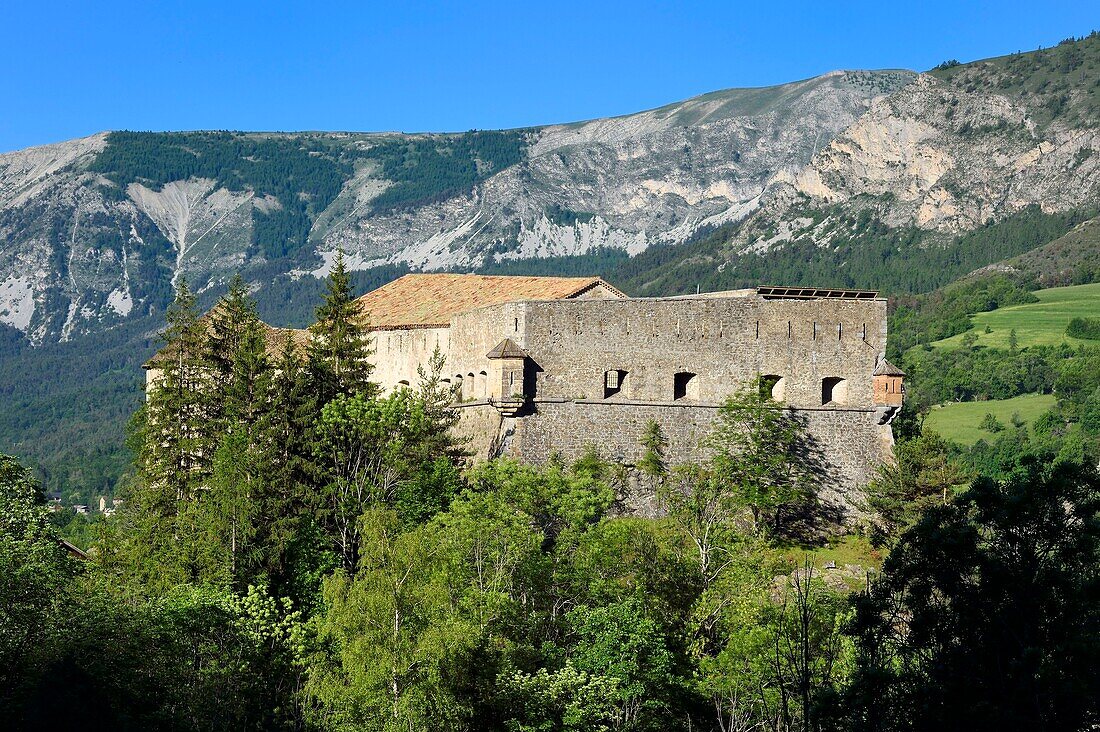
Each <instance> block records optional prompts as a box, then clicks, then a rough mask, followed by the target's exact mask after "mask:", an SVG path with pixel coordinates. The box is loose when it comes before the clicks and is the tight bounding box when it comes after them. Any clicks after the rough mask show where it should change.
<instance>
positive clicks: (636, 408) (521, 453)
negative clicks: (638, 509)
mask: <svg viewBox="0 0 1100 732" xmlns="http://www.w3.org/2000/svg"><path fill="white" fill-rule="evenodd" d="M535 408H536V412H535V413H534V414H531V415H528V416H526V417H523V418H522V419H521V420H519V421H520V422H522V429H521V430H520V431H518V432H517V434H516V435H515V437H514V439H513V441H512V442H511V444H510V445H509V446H508V449H507V450H506V451H505V454H507V455H510V456H512V457H516V458H519V459H522V460H524V461H525V462H532V463H541V462H544V461H545V460H546V459H547V458H548V457H549V456H550V455H551V454H553V453H555V452H557V453H558V454H560V455H561V457H562V458H563V459H564V460H565V461H566V462H568V461H570V460H574V459H576V458H578V457H580V456H581V455H583V454H584V452H585V451H586V450H587V449H588V448H589V446H592V447H595V449H596V451H597V452H598V453H599V454H600V455H601V456H602V457H604V458H606V459H609V460H612V461H614V462H617V463H621V464H624V465H628V466H629V465H634V464H636V463H637V462H638V460H640V459H641V457H642V455H643V453H644V451H643V449H642V447H641V445H640V444H639V441H640V439H641V436H642V431H643V429H644V428H645V425H646V423H647V422H648V421H649V420H651V419H652V420H656V421H657V423H658V424H660V425H661V429H662V432H663V433H664V436H665V438H666V439H667V440H668V454H667V457H668V459H669V462H670V463H672V464H677V463H684V462H690V461H698V460H702V459H705V458H706V451H705V449H704V448H702V446H701V445H700V442H701V441H702V439H703V438H704V437H705V436H706V435H707V434H708V432H709V430H710V427H711V425H712V423H713V421H714V419H715V418H716V417H717V411H718V410H717V408H716V407H713V406H699V405H683V404H644V403H614V402H604V401H600V402H594V401H562V402H539V403H537V404H536V405H535ZM795 414H796V416H797V418H798V419H800V420H802V422H803V424H804V425H805V428H806V433H807V435H808V436H809V439H810V443H811V445H812V447H813V448H814V450H816V451H817V452H818V453H819V455H820V458H821V468H822V474H821V485H820V488H819V496H820V498H821V499H822V500H823V501H825V502H826V503H829V504H831V505H834V506H839V507H842V509H843V510H844V511H845V512H846V513H857V514H858V513H860V512H861V511H862V506H861V505H860V503H861V495H862V488H863V487H864V486H865V485H866V484H867V482H868V481H869V480H870V479H871V478H872V477H873V474H874V471H875V468H876V467H877V466H878V465H880V464H882V463H883V462H884V461H887V460H889V459H891V458H890V456H891V448H892V446H893V436H892V433H891V430H890V427H889V425H879V424H878V418H877V415H876V413H875V412H874V411H873V410H843V409H812V410H798V411H796V412H795Z"/></svg>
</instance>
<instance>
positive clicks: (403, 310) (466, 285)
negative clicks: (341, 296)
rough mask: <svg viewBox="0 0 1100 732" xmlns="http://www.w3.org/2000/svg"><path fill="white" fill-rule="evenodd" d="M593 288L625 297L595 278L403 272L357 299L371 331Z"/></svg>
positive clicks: (437, 323)
mask: <svg viewBox="0 0 1100 732" xmlns="http://www.w3.org/2000/svg"><path fill="white" fill-rule="evenodd" d="M595 287H604V288H607V291H608V294H609V295H610V296H611V297H613V298H618V297H626V296H625V295H624V294H623V293H621V292H619V291H618V290H616V289H615V288H614V287H612V286H611V285H609V284H607V283H606V282H604V281H603V280H602V279H600V278H599V277H515V276H496V275H472V274H408V275H405V276H404V277H401V278H399V279H396V280H394V281H393V282H391V283H389V284H388V285H384V286H382V287H379V288H378V289H377V290H373V291H372V292H368V293H367V294H366V295H363V296H362V297H361V298H359V300H358V302H359V305H360V307H361V308H362V309H363V313H364V315H366V317H367V322H368V323H369V325H370V327H371V328H372V329H379V330H381V329H393V328H416V327H420V328H426V327H444V326H448V325H450V322H451V317H452V316H454V315H458V314H459V313H465V312H467V311H470V310H475V309H477V308H480V307H485V306H486V305H499V304H501V303H506V302H519V301H521V300H564V299H568V298H571V297H577V296H578V295H581V294H583V293H585V292H587V291H589V290H591V289H593V288H595Z"/></svg>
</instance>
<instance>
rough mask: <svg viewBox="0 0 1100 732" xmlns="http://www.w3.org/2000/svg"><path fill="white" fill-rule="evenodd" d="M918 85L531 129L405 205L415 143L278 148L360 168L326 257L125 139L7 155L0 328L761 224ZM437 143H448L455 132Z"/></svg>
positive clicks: (805, 86)
mask: <svg viewBox="0 0 1100 732" xmlns="http://www.w3.org/2000/svg"><path fill="white" fill-rule="evenodd" d="M913 78H914V75H913V74H911V73H909V72H901V71H887V72H835V73H831V74H826V75H825V76H822V77H818V78H815V79H810V80H807V81H802V82H796V83H793V84H787V85H784V86H780V87H774V88H767V89H748V90H731V91H724V92H716V93H713V94H708V95H706V96H703V97H699V98H696V99H692V100H689V101H687V102H683V103H679V104H673V105H669V106H667V107H663V108H661V109H657V110H652V111H647V112H642V113H640V114H634V115H629V116H625V117H617V118H613V119H604V120H595V121H591V122H582V123H577V124H571V125H558V126H551V127H545V128H538V129H532V130H525V131H522V132H521V133H519V134H521V135H522V138H523V143H524V150H523V154H522V156H521V158H520V160H519V161H518V162H516V163H515V164H512V165H509V166H507V167H505V168H503V169H502V170H499V171H494V172H493V174H491V175H488V176H486V177H484V178H483V179H481V180H477V181H476V182H475V183H474V184H473V185H470V186H468V187H467V188H465V189H462V190H457V191H455V190H451V191H445V192H444V195H440V196H436V197H435V198H434V199H433V200H427V201H422V202H421V201H413V202H412V205H402V206H400V207H395V208H392V209H389V210H378V208H377V207H376V206H374V205H373V202H374V201H375V200H376V199H377V197H378V196H379V195H380V194H381V193H383V192H385V191H386V190H387V189H389V188H390V187H392V186H394V185H395V181H393V180H388V179H387V178H386V177H385V168H384V167H383V166H381V165H379V164H378V163H377V161H375V160H372V159H371V158H370V157H369V155H370V152H371V150H372V149H374V148H376V147H377V146H379V145H383V144H385V145H391V146H392V145H393V144H394V140H395V138H396V139H401V138H400V137H396V136H394V135H353V134H333V135H310V136H295V135H280V136H274V135H266V136H262V137H264V138H271V137H279V138H282V139H283V140H284V141H290V142H292V143H293V142H295V141H296V140H298V139H300V138H301V139H303V140H304V139H307V138H308V140H309V144H311V145H315V144H318V141H319V140H320V144H323V145H325V146H327V147H326V149H327V150H335V151H336V152H335V153H332V154H333V155H334V157H339V158H340V159H341V160H350V161H351V163H350V165H349V170H350V171H351V172H350V174H349V175H347V176H346V178H345V180H343V183H342V185H341V186H340V189H339V193H338V195H336V196H335V198H334V199H333V200H332V201H331V202H330V203H329V204H328V205H326V206H325V207H324V208H323V209H320V210H316V211H312V212H311V219H310V221H311V228H310V231H309V238H308V241H309V245H308V247H307V248H306V249H305V250H304V251H299V252H296V253H295V254H294V255H293V256H289V257H283V258H281V259H273V258H272V257H270V256H265V253H264V252H263V251H261V250H260V249H259V248H258V247H257V246H256V241H255V238H256V237H255V235H254V229H255V227H256V225H257V224H256V221H257V215H258V214H261V215H262V214H266V213H268V212H271V211H278V210H279V209H280V208H281V207H283V206H284V204H283V203H282V202H281V200H280V199H279V198H277V197H274V196H272V195H269V194H267V193H265V192H264V190H262V189H260V190H257V188H256V187H251V186H249V185H247V184H246V185H240V184H238V185H232V184H227V183H226V182H224V181H219V180H215V179H213V178H211V177H199V176H193V177H186V178H180V179H172V180H167V181H163V180H160V181H155V180H154V181H150V180H146V179H144V178H141V177H140V176H127V175H125V173H122V174H115V173H114V172H112V171H111V170H104V168H105V167H107V168H109V165H107V166H105V165H104V164H103V163H102V162H97V161H99V160H100V158H99V156H100V155H101V154H103V152H104V150H105V149H107V148H108V147H110V146H112V145H113V146H120V145H126V144H131V145H132V144H133V143H132V142H125V141H123V142H119V141H116V140H115V139H113V137H112V136H110V135H107V134H100V135H95V136H92V137H89V138H85V139H81V140H73V141H70V142H65V143H60V144H57V145H47V146H44V147H39V148H32V149H29V150H24V151H20V152H15V153H9V154H5V155H0V242H3V244H2V245H0V323H4V324H6V325H8V326H11V327H13V328H16V329H18V330H19V331H21V332H22V333H23V334H25V336H26V337H27V338H28V339H29V340H30V341H32V342H34V343H42V342H48V341H55V340H67V339H70V338H72V337H74V336H76V335H78V334H80V333H84V332H88V331H94V330H100V329H102V328H105V327H110V326H111V324H113V323H116V322H118V321H119V320H121V319H124V318H128V317H133V316H137V315H142V314H146V313H148V312H149V311H150V310H151V309H153V310H157V309H160V308H163V306H164V304H165V303H166V301H167V298H168V297H169V295H170V291H171V286H172V285H173V284H174V283H175V282H176V281H177V280H178V278H179V277H181V276H186V277H188V279H189V280H190V281H191V282H192V283H193V284H197V285H198V287H199V289H204V288H208V287H216V286H217V285H219V284H220V283H223V282H225V281H226V280H227V279H228V278H229V277H230V276H231V275H232V273H233V272H235V271H237V270H238V269H243V270H245V271H246V273H247V272H250V271H251V272H253V274H254V277H255V278H256V279H257V281H258V284H260V286H261V291H260V297H261V298H262V297H263V291H262V285H263V282H264V280H269V279H270V278H271V277H272V276H274V275H278V274H280V273H289V274H290V275H291V276H292V277H310V276H323V274H324V273H325V272H326V271H327V267H328V263H330V262H331V260H332V257H333V255H334V253H335V251H336V250H337V248H342V249H343V250H344V251H345V253H346V254H347V256H348V258H349V260H350V262H351V263H352V266H353V267H356V268H369V267H373V266H377V265H381V264H404V265H408V266H409V267H412V268H414V269H452V268H455V269H476V268H479V267H481V266H482V265H484V264H485V263H486V262H499V261H506V260H515V259H523V258H537V257H546V256H557V255H576V254H584V253H586V252H592V251H595V250H601V249H606V248H614V249H620V250H625V251H626V252H628V253H630V254H636V253H638V252H640V251H642V250H644V249H646V248H647V247H648V246H650V245H651V244H652V243H654V242H671V243H676V242H679V241H683V240H684V239H686V238H687V237H689V236H690V235H691V234H692V233H693V232H695V231H696V230H697V229H698V228H699V227H700V226H703V225H707V224H715V223H720V222H724V221H729V220H736V219H739V218H741V217H743V216H745V215H746V214H747V213H749V212H751V211H752V210H753V209H754V208H755V207H756V206H757V204H758V202H759V198H760V196H761V194H762V193H764V192H765V191H766V190H768V188H769V186H770V185H772V184H773V182H774V181H775V180H776V179H779V178H783V179H794V178H796V177H797V176H798V175H799V174H800V171H802V170H804V169H805V167H806V165H807V164H808V163H809V162H810V160H811V158H813V156H814V153H815V151H820V150H821V149H823V148H825V147H826V146H828V145H829V143H830V142H831V141H832V140H833V138H834V137H835V136H836V135H837V134H839V133H841V132H842V131H843V130H845V129H848V128H850V127H851V126H852V125H853V124H855V123H856V122H857V121H858V120H859V119H860V118H861V117H863V116H864V115H865V114H866V113H867V112H868V110H869V109H871V108H872V107H873V105H874V104H875V102H876V100H878V99H881V98H883V97H885V96H888V95H890V94H893V93H896V92H897V91H898V90H899V89H901V88H903V87H904V86H906V85H907V84H908V83H909V82H911V81H912V79H913ZM252 137H258V136H252ZM407 139H409V140H416V139H424V138H422V137H421V138H418V137H416V136H409V137H408V138H407ZM427 139H431V140H436V139H438V140H440V144H441V145H445V144H446V141H447V136H433V137H431V138H427ZM303 144H304V143H303ZM112 152H115V151H112ZM123 152H125V151H123ZM116 157H117V156H116ZM130 178H134V179H130ZM308 194H309V191H308V190H304V191H302V195H308Z"/></svg>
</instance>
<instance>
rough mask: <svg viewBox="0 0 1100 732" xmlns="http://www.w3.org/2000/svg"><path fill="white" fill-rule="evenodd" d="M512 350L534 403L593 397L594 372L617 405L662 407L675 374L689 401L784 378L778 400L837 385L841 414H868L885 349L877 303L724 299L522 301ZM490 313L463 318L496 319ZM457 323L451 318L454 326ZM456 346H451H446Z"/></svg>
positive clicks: (817, 398)
mask: <svg viewBox="0 0 1100 732" xmlns="http://www.w3.org/2000/svg"><path fill="white" fill-rule="evenodd" d="M523 307H524V309H525V311H526V312H525V314H524V317H523V318H521V325H522V326H523V331H522V333H520V334H519V335H520V336H521V338H520V339H517V342H518V343H520V345H522V346H523V347H524V348H525V349H526V350H527V351H528V353H529V354H530V356H531V361H532V366H533V367H534V369H535V371H536V374H537V375H536V379H535V392H534V394H532V395H531V396H534V397H535V398H540V399H544V398H564V399H602V398H603V379H604V373H605V372H606V371H608V370H612V369H615V370H621V371H625V372H626V373H627V376H626V378H625V381H624V387H623V390H622V391H621V392H620V393H619V394H618V395H616V396H615V397H613V398H615V399H619V400H624V401H626V400H642V401H672V399H673V378H674V375H675V374H676V373H678V372H688V373H692V374H696V375H697V377H696V378H697V379H698V383H697V385H696V388H697V389H698V396H697V401H699V402H711V403H717V402H720V401H721V400H722V399H724V398H725V397H726V396H727V395H728V394H729V393H730V392H732V391H733V390H735V389H736V388H737V387H738V386H740V385H742V384H745V383H747V382H748V381H750V380H751V379H753V378H754V377H755V376H756V375H757V374H774V375H776V376H780V377H783V378H784V389H783V390H784V397H785V398H784V401H785V402H786V403H788V404H790V405H792V406H805V407H817V406H821V403H822V401H821V388H822V380H823V379H825V378H830V377H833V378H843V379H845V380H846V386H847V398H846V400H845V402H844V403H845V404H846V405H848V406H860V407H871V406H872V405H873V403H874V402H873V396H872V391H871V388H872V386H871V374H872V373H873V371H874V368H875V365H876V364H877V362H878V359H879V358H881V357H882V355H883V353H884V351H885V340H886V303H885V302H884V301H882V300H870V301H844V300H828V299H818V300H764V299H762V298H760V297H757V296H755V295H754V296H747V297H728V298H706V297H697V298H668V299H632V300H618V301H605V302H590V301H589V302H586V301H577V300H560V301H553V302H529V303H523ZM491 310H492V308H485V309H483V310H480V311H475V312H473V313H468V314H466V315H464V316H461V318H460V319H464V318H472V317H477V318H484V319H485V320H487V321H492V320H496V318H494V317H493V316H494V314H493V313H492V312H490V311H491ZM456 320H458V319H456ZM455 342H456V343H458V342H460V341H458V339H455Z"/></svg>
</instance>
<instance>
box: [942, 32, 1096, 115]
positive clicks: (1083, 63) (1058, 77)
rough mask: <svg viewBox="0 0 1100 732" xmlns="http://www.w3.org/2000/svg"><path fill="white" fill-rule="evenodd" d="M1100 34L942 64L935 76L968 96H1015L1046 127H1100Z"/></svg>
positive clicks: (1093, 33) (1094, 33)
mask: <svg viewBox="0 0 1100 732" xmlns="http://www.w3.org/2000/svg"><path fill="white" fill-rule="evenodd" d="M1098 67H1100V33H1097V32H1096V31H1093V32H1092V33H1090V34H1089V35H1088V36H1086V37H1083V38H1066V39H1065V40H1063V41H1062V42H1061V43H1059V44H1058V45H1057V46H1054V47H1052V48H1045V49H1043V48H1041V49H1039V50H1037V51H1031V52H1029V53H1019V52H1017V53H1014V54H1012V55H1010V56H1001V57H999V58H992V59H985V60H982V61H975V62H973V63H968V64H959V63H957V62H956V63H949V64H941V65H940V66H937V67H936V68H934V69H932V71H931V72H930V73H931V74H932V75H933V76H937V77H939V78H941V79H944V80H947V81H950V82H951V83H952V84H954V85H956V86H959V87H962V88H964V89H966V90H968V91H982V92H994V93H997V94H1003V95H1005V96H1009V97H1015V98H1016V99H1018V100H1020V101H1021V102H1022V103H1024V104H1026V105H1027V106H1028V107H1030V111H1031V114H1032V115H1034V116H1035V118H1036V119H1037V120H1038V121H1039V122H1040V123H1042V124H1048V123H1049V122H1050V121H1051V120H1054V119H1058V120H1059V121H1061V122H1062V123H1063V124H1066V125H1068V126H1071V127H1095V126H1096V125H1097V123H1098V122H1100V85H1098V84H1097V82H1096V80H1097V78H1098V77H1097V69H1098Z"/></svg>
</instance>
